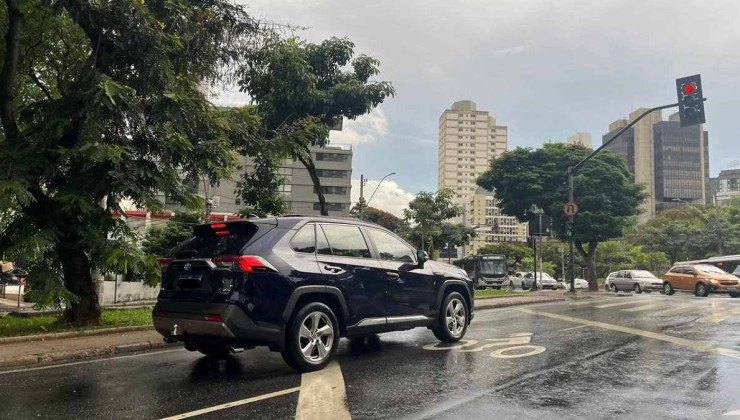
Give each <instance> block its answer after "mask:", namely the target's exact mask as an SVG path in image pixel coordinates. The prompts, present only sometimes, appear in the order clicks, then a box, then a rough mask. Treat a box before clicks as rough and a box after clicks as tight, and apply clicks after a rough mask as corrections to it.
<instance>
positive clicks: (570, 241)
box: [568, 166, 576, 293]
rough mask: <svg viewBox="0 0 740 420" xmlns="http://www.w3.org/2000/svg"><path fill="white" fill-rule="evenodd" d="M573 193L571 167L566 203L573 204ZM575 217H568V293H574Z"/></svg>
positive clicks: (571, 168) (570, 168) (570, 169)
mask: <svg viewBox="0 0 740 420" xmlns="http://www.w3.org/2000/svg"><path fill="white" fill-rule="evenodd" d="M574 195H575V193H574V191H573V167H572V166H571V167H569V168H568V202H569V203H573V202H575V197H574ZM574 217H575V215H574V214H572V213H571V215H570V216H569V220H570V227H569V235H568V247H569V248H570V261H569V262H568V266H569V267H570V293H575V292H576V259H575V255H574V248H573V221H574Z"/></svg>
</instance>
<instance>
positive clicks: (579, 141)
mask: <svg viewBox="0 0 740 420" xmlns="http://www.w3.org/2000/svg"><path fill="white" fill-rule="evenodd" d="M568 144H572V145H574V146H583V147H588V148H589V149H593V148H594V146H593V143H592V142H591V133H575V134H573V135H572V136H570V137H568Z"/></svg>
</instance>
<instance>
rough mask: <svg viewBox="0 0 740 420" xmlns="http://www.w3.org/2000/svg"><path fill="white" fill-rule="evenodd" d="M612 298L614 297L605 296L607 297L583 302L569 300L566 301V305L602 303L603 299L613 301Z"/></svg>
mask: <svg viewBox="0 0 740 420" xmlns="http://www.w3.org/2000/svg"><path fill="white" fill-rule="evenodd" d="M613 300H614V299H609V298H607V299H595V300H588V301H585V302H570V303H568V306H585V305H595V304H597V303H603V302H604V301H607V302H610V301H613Z"/></svg>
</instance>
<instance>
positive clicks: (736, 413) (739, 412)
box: [723, 410, 740, 416]
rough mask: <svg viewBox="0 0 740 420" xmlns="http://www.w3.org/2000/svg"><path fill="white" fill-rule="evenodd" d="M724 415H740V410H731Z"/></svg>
mask: <svg viewBox="0 0 740 420" xmlns="http://www.w3.org/2000/svg"><path fill="white" fill-rule="evenodd" d="M723 416H740V410H735V411H730V412H728V413H725V414H723Z"/></svg>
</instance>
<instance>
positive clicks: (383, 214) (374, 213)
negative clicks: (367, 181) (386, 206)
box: [350, 203, 408, 235]
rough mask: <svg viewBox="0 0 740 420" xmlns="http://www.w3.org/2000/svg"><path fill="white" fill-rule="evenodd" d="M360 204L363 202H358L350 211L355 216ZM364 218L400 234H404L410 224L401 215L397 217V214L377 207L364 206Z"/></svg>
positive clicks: (357, 213)
mask: <svg viewBox="0 0 740 420" xmlns="http://www.w3.org/2000/svg"><path fill="white" fill-rule="evenodd" d="M360 206H361V204H360V203H357V204H356V205H355V206H354V207H353V208H352V210H351V211H350V214H351V215H353V216H358V215H359V209H360ZM362 220H365V221H368V222H372V223H375V224H378V225H380V226H383V227H384V228H386V229H388V230H390V231H391V232H395V233H396V234H399V235H403V234H404V233H405V231H406V229H407V228H408V224H407V223H406V222H405V221H404V220H403V219H401V218H400V217H396V216H395V215H393V214H391V213H388V212H387V211H383V210H380V209H376V208H375V207H367V206H364V207H363V213H362Z"/></svg>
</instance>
